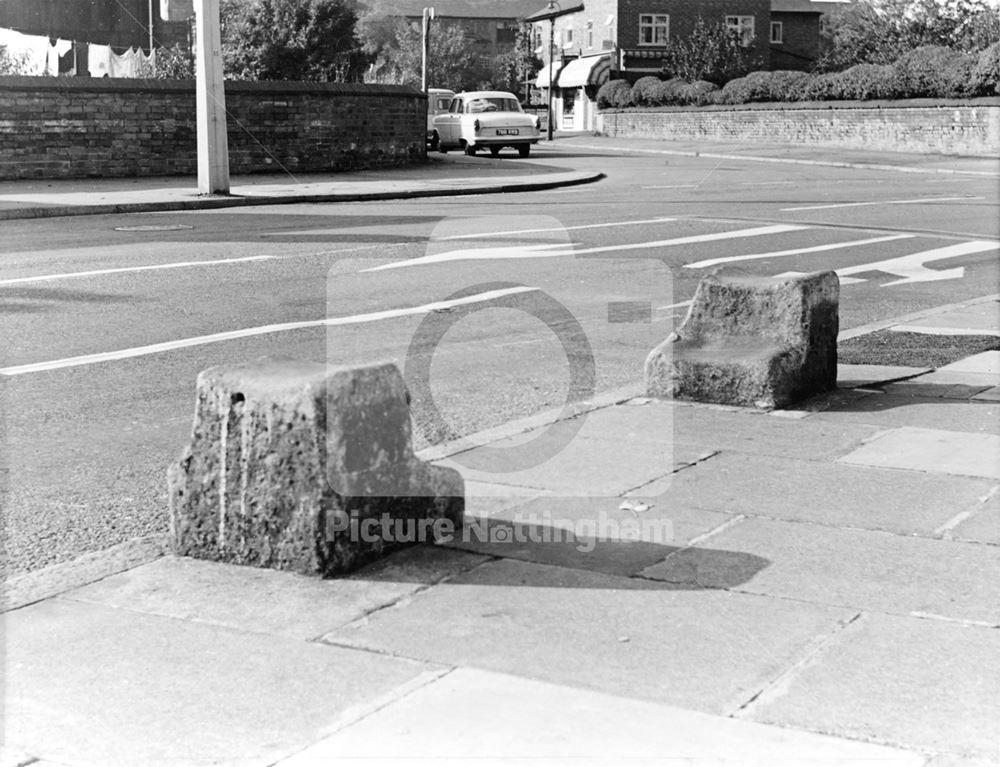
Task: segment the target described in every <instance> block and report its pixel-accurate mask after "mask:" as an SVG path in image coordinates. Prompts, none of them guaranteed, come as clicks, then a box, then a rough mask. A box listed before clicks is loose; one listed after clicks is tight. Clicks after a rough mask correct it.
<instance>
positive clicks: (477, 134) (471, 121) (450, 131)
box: [431, 91, 540, 157]
mask: <svg viewBox="0 0 1000 767" xmlns="http://www.w3.org/2000/svg"><path fill="white" fill-rule="evenodd" d="M433 124H434V135H433V136H432V138H431V147H432V148H436V149H438V150H439V151H441V152H447V151H448V150H449V149H462V150H464V151H465V153H466V154H468V155H474V154H475V153H476V152H477V151H478V150H480V149H489V150H490V154H492V155H493V156H494V157H496V156H497V155H498V154H499V153H500V150H501V149H502V148H503V147H505V146H509V147H513V148H514V149H516V150H517V153H518V154H519V155H520V156H521V157H527V156H528V155H529V154H530V152H531V145H532V144H534V143H535V142H537V141H538V139H539V136H540V133H539V131H538V118H537V117H536V116H535V115H529V114H525V113H524V112H523V111H522V110H521V104H520V103H519V102H518V100H517V97H516V96H515V95H514V94H513V93H505V92H504V91H470V92H468V93H459V94H457V95H456V96H455V98H453V99H452V100H451V106H450V107H449V108H448V111H447V113H445V114H441V115H438V116H437V117H435V118H434V120H433Z"/></svg>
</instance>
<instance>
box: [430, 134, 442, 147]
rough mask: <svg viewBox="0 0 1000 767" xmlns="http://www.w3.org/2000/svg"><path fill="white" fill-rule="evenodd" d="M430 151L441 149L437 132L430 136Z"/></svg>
mask: <svg viewBox="0 0 1000 767" xmlns="http://www.w3.org/2000/svg"><path fill="white" fill-rule="evenodd" d="M430 149H431V150H432V151H433V150H435V149H441V137H440V136H439V135H438V132H437V131H434V134H433V135H432V136H431V141H430Z"/></svg>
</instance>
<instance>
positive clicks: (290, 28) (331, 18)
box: [220, 0, 365, 81]
mask: <svg viewBox="0 0 1000 767" xmlns="http://www.w3.org/2000/svg"><path fill="white" fill-rule="evenodd" d="M220 16H221V21H222V58H223V65H224V67H225V71H226V75H227V76H228V77H232V78H234V79H238V80H313V81H316V80H318V81H357V80H359V79H360V78H361V76H362V73H363V71H364V65H365V55H364V52H363V51H362V50H361V44H360V42H359V41H358V38H357V36H356V34H355V25H356V23H357V15H356V14H355V12H354V10H353V8H352V6H351V5H350V4H349V3H348V0H223V2H222V6H221V11H220Z"/></svg>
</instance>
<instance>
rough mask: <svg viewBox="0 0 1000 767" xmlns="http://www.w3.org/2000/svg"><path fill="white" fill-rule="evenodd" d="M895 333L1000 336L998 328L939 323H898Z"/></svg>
mask: <svg viewBox="0 0 1000 767" xmlns="http://www.w3.org/2000/svg"><path fill="white" fill-rule="evenodd" d="M889 330H891V331H893V332H895V333H922V334H923V335H925V336H1000V330H997V329H996V328H944V327H939V326H937V325H896V326H895V327H891V328H889Z"/></svg>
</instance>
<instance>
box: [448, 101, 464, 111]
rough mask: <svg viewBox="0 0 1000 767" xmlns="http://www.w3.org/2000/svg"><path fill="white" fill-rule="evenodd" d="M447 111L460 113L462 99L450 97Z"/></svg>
mask: <svg viewBox="0 0 1000 767" xmlns="http://www.w3.org/2000/svg"><path fill="white" fill-rule="evenodd" d="M448 111H449V112H451V113H452V114H459V113H461V111H462V99H452V100H451V107H449V108H448Z"/></svg>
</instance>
